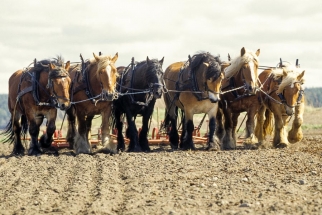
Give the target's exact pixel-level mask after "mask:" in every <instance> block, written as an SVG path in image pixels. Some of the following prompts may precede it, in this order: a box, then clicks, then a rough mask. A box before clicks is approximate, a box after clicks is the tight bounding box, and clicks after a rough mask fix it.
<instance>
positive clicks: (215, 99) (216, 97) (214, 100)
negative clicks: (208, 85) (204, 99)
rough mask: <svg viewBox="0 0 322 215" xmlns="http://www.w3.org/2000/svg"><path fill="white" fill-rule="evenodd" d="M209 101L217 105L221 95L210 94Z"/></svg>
mask: <svg viewBox="0 0 322 215" xmlns="http://www.w3.org/2000/svg"><path fill="white" fill-rule="evenodd" d="M208 96H209V100H210V102H211V103H216V102H218V101H220V94H219V93H212V92H208Z"/></svg>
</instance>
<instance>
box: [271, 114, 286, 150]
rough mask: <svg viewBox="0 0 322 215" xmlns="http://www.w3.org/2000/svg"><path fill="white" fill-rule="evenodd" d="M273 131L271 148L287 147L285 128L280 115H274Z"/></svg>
mask: <svg viewBox="0 0 322 215" xmlns="http://www.w3.org/2000/svg"><path fill="white" fill-rule="evenodd" d="M274 119H275V131H274V138H273V146H274V147H275V148H285V147H287V145H288V140H287V135H286V127H285V126H284V122H283V119H282V117H281V116H280V115H277V114H274Z"/></svg>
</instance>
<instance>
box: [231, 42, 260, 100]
mask: <svg viewBox="0 0 322 215" xmlns="http://www.w3.org/2000/svg"><path fill="white" fill-rule="evenodd" d="M259 54H260V49H258V50H257V51H256V52H255V53H254V52H252V51H247V50H246V49H245V48H244V47H243V48H242V49H241V51H240V56H238V57H237V58H235V59H233V60H232V61H231V64H230V65H229V66H228V67H227V68H226V69H225V76H226V78H227V79H229V78H231V77H233V76H236V78H235V79H234V81H235V82H238V81H242V82H243V83H240V85H241V86H242V85H244V88H245V93H244V94H245V95H254V94H255V93H256V91H257V89H258V82H257V78H258V56H259ZM237 85H238V83H237Z"/></svg>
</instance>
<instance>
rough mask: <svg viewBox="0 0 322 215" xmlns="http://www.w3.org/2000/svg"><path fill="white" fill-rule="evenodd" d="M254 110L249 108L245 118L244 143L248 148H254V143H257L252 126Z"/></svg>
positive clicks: (255, 146)
mask: <svg viewBox="0 0 322 215" xmlns="http://www.w3.org/2000/svg"><path fill="white" fill-rule="evenodd" d="M255 114H256V110H253V109H250V110H249V111H248V112H247V120H246V136H245V137H246V139H245V141H244V144H245V145H246V147H247V148H250V149H256V148H257V147H258V146H257V145H255V144H256V143H258V140H257V138H256V136H255V134H254V128H255V122H254V118H255Z"/></svg>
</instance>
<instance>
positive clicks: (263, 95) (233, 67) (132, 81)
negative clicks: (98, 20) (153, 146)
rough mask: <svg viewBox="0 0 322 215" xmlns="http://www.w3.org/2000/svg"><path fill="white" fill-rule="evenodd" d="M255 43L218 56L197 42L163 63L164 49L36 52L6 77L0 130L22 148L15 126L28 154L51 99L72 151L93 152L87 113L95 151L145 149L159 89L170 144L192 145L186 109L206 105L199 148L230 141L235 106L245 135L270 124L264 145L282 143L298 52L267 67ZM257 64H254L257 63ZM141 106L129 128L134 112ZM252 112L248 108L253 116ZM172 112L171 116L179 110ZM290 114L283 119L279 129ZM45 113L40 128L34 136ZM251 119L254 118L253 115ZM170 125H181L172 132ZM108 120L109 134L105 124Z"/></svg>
mask: <svg viewBox="0 0 322 215" xmlns="http://www.w3.org/2000/svg"><path fill="white" fill-rule="evenodd" d="M259 54H260V50H259V49H258V50H257V51H256V52H253V51H249V50H246V49H245V48H242V49H241V51H240V55H239V56H237V57H235V58H233V59H230V57H229V59H228V61H225V62H223V61H221V60H220V57H219V56H213V55H211V54H210V53H208V52H200V53H197V54H195V55H193V56H190V55H189V56H188V59H187V60H185V61H179V62H175V63H172V64H171V65H169V66H168V67H167V68H166V70H165V71H163V69H162V66H163V59H164V58H162V59H161V60H158V59H150V58H149V57H147V58H146V59H145V60H142V61H140V62H137V61H135V60H134V58H132V60H131V62H130V63H129V65H128V66H120V67H116V65H115V63H116V61H117V59H118V54H117V53H116V54H115V55H114V56H108V55H101V53H99V54H98V55H96V54H95V53H94V54H93V55H94V58H93V59H88V60H84V59H83V58H82V56H81V62H80V63H77V64H76V63H75V64H71V63H70V62H69V61H68V62H64V60H63V59H62V57H57V58H54V59H50V60H41V61H37V60H36V59H35V60H34V62H33V63H32V64H30V65H29V66H28V67H27V68H25V69H21V70H18V71H16V72H15V73H14V74H13V75H12V76H11V77H10V79H9V96H8V107H9V111H10V113H11V118H10V121H9V123H8V125H7V127H6V130H5V131H4V132H3V133H5V134H6V137H7V138H6V141H7V142H12V143H13V151H12V154H13V155H24V154H25V147H24V144H23V143H22V142H23V141H22V139H23V138H21V135H23V136H24V135H25V134H26V133H27V132H29V134H30V138H31V140H30V144H29V148H28V155H38V154H41V153H42V152H43V148H46V147H50V146H51V143H52V141H53V133H54V132H55V130H56V126H55V120H56V116H57V109H60V110H63V111H65V112H66V115H67V119H68V120H67V121H68V130H67V136H66V141H67V142H68V143H69V145H70V148H71V149H74V150H75V153H76V154H79V153H88V154H89V153H92V152H93V151H92V147H91V144H90V141H89V136H90V132H91V126H92V119H93V118H94V116H95V115H101V118H102V123H101V133H102V134H101V142H100V143H99V144H98V145H97V152H104V153H117V152H118V151H119V150H122V151H123V150H125V149H126V147H125V143H124V137H123V131H122V130H123V124H124V122H125V120H126V122H127V128H126V131H125V134H126V136H127V138H129V139H130V142H129V145H128V148H127V150H128V151H130V152H140V151H144V152H147V151H150V147H149V142H148V138H147V136H148V130H149V121H150V117H151V115H152V113H153V108H154V105H155V102H156V100H157V99H160V98H161V97H162V95H163V98H164V102H165V105H166V114H165V118H164V121H163V123H162V127H163V129H165V130H166V132H167V133H168V135H169V141H170V144H171V147H172V149H178V148H180V149H184V150H193V149H195V145H194V142H193V136H192V133H193V130H194V124H193V115H194V114H199V113H205V114H207V115H208V118H209V120H208V122H209V125H208V126H209V133H208V138H207V139H208V141H207V150H230V149H235V148H236V127H237V122H238V116H239V115H240V113H241V112H246V113H247V115H246V116H247V120H246V129H245V130H246V134H245V137H246V139H245V145H246V146H249V147H252V148H258V147H261V146H263V144H264V143H265V141H266V136H267V135H269V134H271V133H272V132H273V141H272V144H273V147H287V145H288V144H289V143H295V142H298V141H300V140H301V139H302V138H303V133H302V130H301V124H302V122H303V112H304V96H303V89H302V84H303V82H304V79H303V76H304V70H303V69H301V68H300V67H299V65H298V62H297V61H296V63H294V65H292V64H291V63H289V62H286V61H282V60H280V62H279V63H278V65H277V66H276V67H265V68H261V67H260V66H259ZM260 69H263V71H261V72H259V70H260ZM138 115H139V116H142V129H141V131H140V132H138V130H137V128H136V125H135V119H136V117H137V116H138ZM255 115H256V117H255ZM178 116H179V117H178ZM291 117H292V125H291V129H290V130H289V129H286V126H287V124H288V123H289V122H290V119H291ZM44 118H46V119H47V123H46V125H47V127H46V132H45V133H44V134H43V135H42V136H41V137H40V138H38V135H39V128H40V125H41V124H42V122H43V120H44ZM255 119H256V123H255ZM178 125H180V126H182V131H181V132H180V133H179V132H178V127H179V126H178ZM111 127H113V128H114V127H115V128H116V130H117V132H118V133H117V144H115V141H114V142H113V141H112V139H111V137H110V130H111V129H110V128H111Z"/></svg>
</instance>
